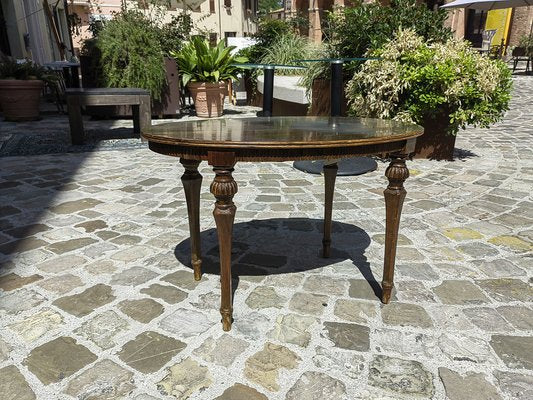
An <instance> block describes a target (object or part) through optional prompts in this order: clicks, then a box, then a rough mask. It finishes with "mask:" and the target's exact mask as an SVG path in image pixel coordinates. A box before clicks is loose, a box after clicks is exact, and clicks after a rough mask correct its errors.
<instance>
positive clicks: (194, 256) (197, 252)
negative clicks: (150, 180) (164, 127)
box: [180, 158, 202, 281]
mask: <svg viewBox="0 0 533 400" xmlns="http://www.w3.org/2000/svg"><path fill="white" fill-rule="evenodd" d="M180 163H181V164H182V165H183V166H184V167H185V173H184V174H183V175H182V176H181V182H182V183H183V189H184V190H185V199H186V200H187V213H188V214H189V234H190V237H191V263H192V267H193V269H194V279H195V280H197V281H199V280H200V279H201V278H202V251H201V243H200V188H201V186H202V175H200V173H199V172H198V165H200V161H197V160H187V159H184V158H180Z"/></svg>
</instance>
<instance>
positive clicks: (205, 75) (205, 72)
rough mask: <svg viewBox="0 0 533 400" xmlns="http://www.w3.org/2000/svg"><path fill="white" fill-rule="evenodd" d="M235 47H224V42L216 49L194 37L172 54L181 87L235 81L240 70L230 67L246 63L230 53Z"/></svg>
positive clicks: (242, 58)
mask: <svg viewBox="0 0 533 400" xmlns="http://www.w3.org/2000/svg"><path fill="white" fill-rule="evenodd" d="M233 49H235V46H227V47H226V46H225V45H224V40H221V41H220V42H218V44H217V46H216V47H210V46H209V42H208V41H207V40H205V39H204V38H202V37H200V36H194V37H193V38H192V40H191V41H190V42H188V43H186V44H185V45H184V46H183V48H182V49H181V51H180V52H172V53H171V54H172V56H173V57H174V58H175V59H176V63H177V64H178V69H179V71H180V74H181V78H182V82H183V86H186V85H187V83H189V82H190V81H191V82H210V83H216V82H220V81H226V80H228V79H237V73H238V72H239V71H240V68H239V67H237V66H235V65H232V64H235V63H244V62H246V61H247V59H246V58H244V57H235V56H232V55H231V51H232V50H233Z"/></svg>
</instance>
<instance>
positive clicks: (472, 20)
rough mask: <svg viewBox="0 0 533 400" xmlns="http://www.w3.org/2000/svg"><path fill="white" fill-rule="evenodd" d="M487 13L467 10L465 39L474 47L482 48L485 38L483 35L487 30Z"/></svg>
mask: <svg viewBox="0 0 533 400" xmlns="http://www.w3.org/2000/svg"><path fill="white" fill-rule="evenodd" d="M486 20H487V11H483V10H467V18H466V32H465V39H467V40H469V41H470V42H471V43H472V45H473V46H474V47H481V43H482V41H483V38H482V37H481V34H482V33H483V29H485V21H486Z"/></svg>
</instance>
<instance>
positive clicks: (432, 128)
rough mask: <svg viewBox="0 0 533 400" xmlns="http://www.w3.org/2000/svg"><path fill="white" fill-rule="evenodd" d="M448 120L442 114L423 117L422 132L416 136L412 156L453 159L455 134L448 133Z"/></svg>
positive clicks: (448, 118)
mask: <svg viewBox="0 0 533 400" xmlns="http://www.w3.org/2000/svg"><path fill="white" fill-rule="evenodd" d="M449 121H450V117H449V115H444V114H442V115H438V116H432V117H428V118H425V119H424V122H423V126H424V134H423V135H422V136H419V137H417V138H416V148H415V154H414V158H427V159H430V160H448V161H452V160H453V150H454V148H455V139H456V136H455V135H451V134H449V133H448V127H449V123H450V122H449Z"/></svg>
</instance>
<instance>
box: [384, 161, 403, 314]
mask: <svg viewBox="0 0 533 400" xmlns="http://www.w3.org/2000/svg"><path fill="white" fill-rule="evenodd" d="M385 176H386V177H387V179H388V180H389V185H388V186H387V189H385V192H384V194H385V208H386V213H387V217H386V218H387V219H386V231H385V262H384V266H383V281H382V282H381V285H382V289H383V296H382V298H381V301H382V302H383V303H385V304H387V303H389V301H390V298H391V292H392V288H393V286H394V263H395V260H396V244H397V242H398V228H399V226H400V216H401V214H402V206H403V200H404V199H405V195H406V194H407V192H406V191H405V189H404V187H403V183H404V181H405V180H406V179H407V178H408V177H409V170H408V169H407V167H406V166H405V158H404V157H403V156H402V157H399V156H394V157H393V159H392V160H391V162H390V164H389V166H388V168H387V170H386V171H385Z"/></svg>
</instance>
